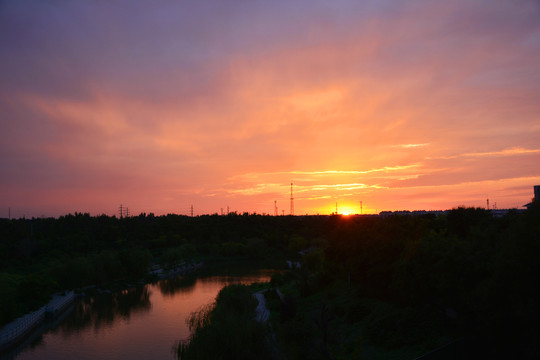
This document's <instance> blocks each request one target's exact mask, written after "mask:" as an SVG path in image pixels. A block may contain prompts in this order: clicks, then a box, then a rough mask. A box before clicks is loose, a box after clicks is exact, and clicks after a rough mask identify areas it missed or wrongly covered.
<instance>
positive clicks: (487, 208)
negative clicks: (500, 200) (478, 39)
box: [486, 199, 489, 210]
mask: <svg viewBox="0 0 540 360" xmlns="http://www.w3.org/2000/svg"><path fill="white" fill-rule="evenodd" d="M486 201H487V209H488V210H489V199H487V200H486Z"/></svg>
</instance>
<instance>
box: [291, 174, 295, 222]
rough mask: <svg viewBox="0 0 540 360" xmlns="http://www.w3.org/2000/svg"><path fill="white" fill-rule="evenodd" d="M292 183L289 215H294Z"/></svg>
mask: <svg viewBox="0 0 540 360" xmlns="http://www.w3.org/2000/svg"><path fill="white" fill-rule="evenodd" d="M292 187H293V183H292V182H291V215H294V197H293V191H292Z"/></svg>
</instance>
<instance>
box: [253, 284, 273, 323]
mask: <svg viewBox="0 0 540 360" xmlns="http://www.w3.org/2000/svg"><path fill="white" fill-rule="evenodd" d="M265 291H266V290H261V291H258V292H256V293H255V294H253V296H254V297H255V298H256V299H257V301H258V302H259V304H258V305H257V307H256V308H255V319H256V320H257V321H258V322H262V323H265V322H266V321H268V317H269V316H270V310H268V308H267V307H266V299H265V298H264V292H265Z"/></svg>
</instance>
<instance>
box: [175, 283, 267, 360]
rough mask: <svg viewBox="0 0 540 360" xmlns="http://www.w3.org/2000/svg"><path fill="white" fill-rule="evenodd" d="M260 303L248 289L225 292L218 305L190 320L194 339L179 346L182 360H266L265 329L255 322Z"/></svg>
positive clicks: (233, 288)
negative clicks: (257, 307) (256, 308)
mask: <svg viewBox="0 0 540 360" xmlns="http://www.w3.org/2000/svg"><path fill="white" fill-rule="evenodd" d="M256 305H257V301H256V300H255V299H254V298H253V296H252V293H251V291H250V289H249V288H248V287H247V286H244V285H229V286H227V287H225V288H223V289H222V290H221V291H220V293H219V295H218V296H217V298H216V302H215V304H212V305H208V306H205V307H203V308H202V309H201V310H199V311H198V312H195V313H193V314H192V315H191V317H190V318H189V319H188V325H189V328H190V331H191V335H190V337H189V339H188V341H185V342H181V343H179V345H178V348H177V352H178V358H179V359H182V360H184V359H201V360H204V359H223V360H228V359H231V360H233V359H235V360H236V359H240V360H241V359H246V360H250V359H266V358H268V357H267V351H266V348H265V336H264V328H263V326H262V324H260V323H258V322H256V321H255V319H254V310H255V307H256Z"/></svg>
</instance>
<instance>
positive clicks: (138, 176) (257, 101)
mask: <svg viewBox="0 0 540 360" xmlns="http://www.w3.org/2000/svg"><path fill="white" fill-rule="evenodd" d="M291 182H293V183H294V198H295V203H294V207H295V214H306V213H308V214H316V213H320V214H328V213H331V212H333V211H335V206H336V202H337V203H338V211H339V212H346V211H349V212H353V213H359V212H360V201H362V204H363V212H364V213H375V212H380V211H383V210H401V209H408V210H415V209H425V210H436V209H450V208H453V207H457V206H460V205H465V206H482V207H485V206H486V199H488V198H489V199H490V204H491V205H494V204H495V203H496V205H497V207H498V208H508V207H521V206H522V205H523V204H525V203H527V202H529V201H530V200H531V198H532V197H533V185H537V184H540V2H539V1H538V0H513V1H510V0H453V1H434V0H423V1H397V0H396V1H390V0H371V1H355V0H309V1H308V0H287V1H284V0H274V1H259V0H229V1H223V0H215V1H206V0H201V1H173V0H157V1H142V0H141V1H134V0H110V1H105V0H96V1H67V0H65V1H62V0H50V1H46V0H3V1H1V0H0V217H8V209H10V211H11V217H22V216H26V217H31V216H36V217H37V216H59V215H62V214H67V213H73V212H75V211H78V212H89V213H91V214H93V215H99V214H102V213H105V214H109V215H113V214H118V207H119V205H120V204H123V205H124V206H127V207H128V208H129V211H130V213H131V214H134V215H135V214H138V213H140V212H146V213H149V212H153V213H155V214H166V213H179V214H189V212H190V206H191V205H192V204H193V207H194V213H195V214H207V213H219V212H220V211H221V209H223V210H224V211H226V209H227V206H228V207H229V209H230V211H238V212H245V211H247V212H258V213H269V214H273V213H274V201H277V206H278V209H279V213H280V214H281V213H282V211H284V213H285V214H288V213H289V196H290V183H291Z"/></svg>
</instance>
